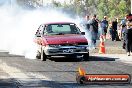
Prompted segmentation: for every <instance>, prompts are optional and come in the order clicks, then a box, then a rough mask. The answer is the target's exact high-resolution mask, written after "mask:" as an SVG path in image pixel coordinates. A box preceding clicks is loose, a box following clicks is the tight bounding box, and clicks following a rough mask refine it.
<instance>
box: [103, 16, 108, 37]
mask: <svg viewBox="0 0 132 88" xmlns="http://www.w3.org/2000/svg"><path fill="white" fill-rule="evenodd" d="M102 29H103V31H104V39H106V33H107V29H108V21H107V17H106V16H104V19H103V20H102Z"/></svg>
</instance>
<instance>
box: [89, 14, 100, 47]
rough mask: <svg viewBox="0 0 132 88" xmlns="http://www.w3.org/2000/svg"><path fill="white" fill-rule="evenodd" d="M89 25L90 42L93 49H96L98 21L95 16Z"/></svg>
mask: <svg viewBox="0 0 132 88" xmlns="http://www.w3.org/2000/svg"><path fill="white" fill-rule="evenodd" d="M90 25H91V26H92V27H91V28H90V32H91V35H92V38H91V40H92V43H93V46H94V48H95V49H96V40H97V36H98V19H97V18H96V15H93V17H92V20H91V22H90Z"/></svg>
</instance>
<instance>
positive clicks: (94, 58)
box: [49, 56, 119, 62]
mask: <svg viewBox="0 0 132 88" xmlns="http://www.w3.org/2000/svg"><path fill="white" fill-rule="evenodd" d="M49 59H50V60H52V61H55V62H89V61H115V60H116V59H119V58H109V57H99V56H90V57H89V60H88V61H83V58H66V57H63V58H49Z"/></svg>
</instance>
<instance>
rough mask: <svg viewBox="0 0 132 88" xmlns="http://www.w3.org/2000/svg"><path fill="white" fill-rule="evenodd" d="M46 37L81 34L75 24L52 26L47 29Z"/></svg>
mask: <svg viewBox="0 0 132 88" xmlns="http://www.w3.org/2000/svg"><path fill="white" fill-rule="evenodd" d="M45 32H46V35H47V34H48V35H62V34H79V33H80V30H79V29H78V28H77V27H76V26H75V24H50V25H47V27H46V29H45Z"/></svg>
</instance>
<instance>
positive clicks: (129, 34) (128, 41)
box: [125, 21, 132, 56]
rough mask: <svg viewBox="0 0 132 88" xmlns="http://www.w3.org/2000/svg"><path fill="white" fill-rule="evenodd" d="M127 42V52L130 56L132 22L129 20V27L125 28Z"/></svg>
mask: <svg viewBox="0 0 132 88" xmlns="http://www.w3.org/2000/svg"><path fill="white" fill-rule="evenodd" d="M125 43H126V52H127V55H128V56H130V54H131V53H132V22H130V21H128V22H127V29H126V30H125Z"/></svg>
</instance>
